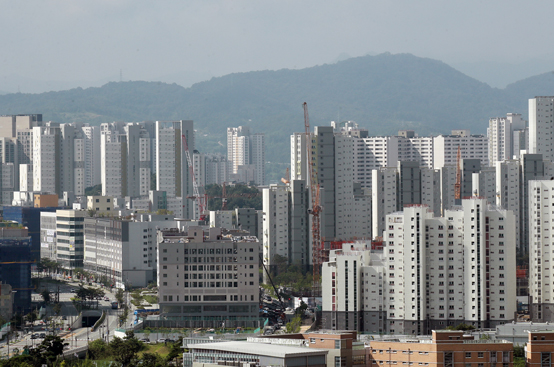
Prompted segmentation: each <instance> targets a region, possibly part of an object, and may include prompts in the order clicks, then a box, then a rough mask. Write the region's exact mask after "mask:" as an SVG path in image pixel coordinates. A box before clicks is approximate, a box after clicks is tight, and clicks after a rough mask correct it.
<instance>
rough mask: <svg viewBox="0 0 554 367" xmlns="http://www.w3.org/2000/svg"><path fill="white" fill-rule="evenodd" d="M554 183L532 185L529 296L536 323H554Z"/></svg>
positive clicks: (530, 194) (535, 182)
mask: <svg viewBox="0 0 554 367" xmlns="http://www.w3.org/2000/svg"><path fill="white" fill-rule="evenodd" d="M553 203H554V181H551V180H537V181H529V263H530V265H531V266H530V267H529V296H530V297H531V304H530V311H531V318H532V320H533V321H537V322H545V321H552V320H553V319H554V284H553V283H552V281H551V273H552V270H551V266H550V264H551V263H552V262H554V254H553V253H552V251H551V247H553V246H554V241H553V239H552V238H551V237H552V236H551V235H550V232H551V231H552V228H550V227H551V221H552V220H553V216H554V214H553V213H552V210H551V207H552V205H553Z"/></svg>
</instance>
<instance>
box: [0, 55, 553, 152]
mask: <svg viewBox="0 0 554 367" xmlns="http://www.w3.org/2000/svg"><path fill="white" fill-rule="evenodd" d="M553 81H554V74H552V73H544V74H540V75H536V76H534V77H530V78H526V79H523V80H520V81H516V82H514V83H512V84H510V85H508V86H507V87H506V88H505V89H498V88H493V87H490V86H489V85H488V84H486V83H483V82H480V81H478V80H476V79H474V78H471V77H469V76H467V75H465V74H463V73H462V72H460V71H458V70H456V69H454V68H452V67H451V66H449V65H448V64H446V63H444V62H442V61H439V60H434V59H429V58H421V57H417V56H414V55H411V54H390V53H384V54H379V55H375V56H371V55H367V56H360V57H355V58H349V59H347V60H343V61H339V62H337V63H334V64H322V65H317V66H313V67H310V68H305V69H280V70H260V71H251V72H244V73H233V74H228V75H224V76H220V77H212V78H211V79H210V80H207V81H203V82H198V83H195V84H193V85H192V86H191V87H189V88H185V87H182V86H180V85H177V84H175V83H172V84H168V83H162V82H144V81H133V82H109V83H107V84H104V85H103V86H101V87H90V88H86V89H83V88H73V89H69V90H65V91H60V92H45V93H40V94H23V93H12V94H6V95H0V114H18V113H42V114H43V115H44V119H45V120H52V121H57V122H73V121H81V122H89V123H91V124H99V123H101V122H111V121H148V120H151V121H155V120H177V119H192V120H194V121H195V127H196V129H197V130H198V139H197V141H198V146H197V149H198V150H200V151H203V152H208V151H216V152H222V153H224V148H223V147H221V145H220V144H218V143H217V142H218V141H225V135H226V128H227V127H229V126H239V125H248V126H250V127H251V129H252V130H253V131H254V132H264V133H266V141H267V157H268V159H269V157H270V158H271V160H273V161H276V162H287V161H288V159H289V158H288V149H283V144H286V145H288V144H289V143H288V141H289V140H288V139H289V136H290V134H292V133H293V132H298V131H303V130H304V126H303V125H304V121H303V113H302V103H303V102H304V101H306V102H308V106H309V110H310V120H311V124H312V126H316V125H328V124H329V121H331V120H337V119H342V120H345V119H347V120H353V121H356V122H358V123H359V125H360V126H361V127H364V128H367V129H368V130H369V132H370V135H385V134H396V132H397V130H399V129H412V130H416V133H418V134H419V135H427V134H435V135H436V134H441V133H449V132H450V130H451V129H455V128H465V129H470V130H471V131H472V133H485V131H486V127H487V126H488V119H489V118H491V117H497V116H505V114H506V113H508V112H517V113H521V114H522V115H524V116H525V117H526V116H527V100H528V99H529V98H532V97H534V96H535V95H545V94H546V95H552V94H554V90H553V89H554V88H552V87H550V86H552V85H554V84H553V83H552V82H553ZM0 89H1V85H0ZM549 91H550V92H549ZM548 92H549V93H548Z"/></svg>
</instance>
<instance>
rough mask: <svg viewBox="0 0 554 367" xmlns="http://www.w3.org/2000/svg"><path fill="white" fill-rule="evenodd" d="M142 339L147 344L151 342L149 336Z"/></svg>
mask: <svg viewBox="0 0 554 367" xmlns="http://www.w3.org/2000/svg"><path fill="white" fill-rule="evenodd" d="M140 341H141V342H143V343H145V344H150V339H148V338H142V339H141V340H140Z"/></svg>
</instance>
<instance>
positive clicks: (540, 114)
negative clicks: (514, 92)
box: [529, 96, 554, 161]
mask: <svg viewBox="0 0 554 367" xmlns="http://www.w3.org/2000/svg"><path fill="white" fill-rule="evenodd" d="M553 109H554V97H552V96H550V97H535V98H532V99H529V153H531V154H542V156H543V158H544V159H547V160H550V161H552V160H554V112H553Z"/></svg>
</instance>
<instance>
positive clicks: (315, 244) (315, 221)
mask: <svg viewBox="0 0 554 367" xmlns="http://www.w3.org/2000/svg"><path fill="white" fill-rule="evenodd" d="M303 107H304V127H305V129H306V153H307V158H308V165H309V170H310V172H309V174H310V196H311V203H312V208H311V209H309V210H308V213H309V214H310V215H311V216H312V264H313V284H312V296H314V297H316V296H319V295H320V294H321V279H320V268H321V263H322V259H323V242H322V241H321V232H320V231H321V228H320V227H321V211H322V207H321V204H320V197H319V182H318V179H317V169H316V167H315V165H314V162H313V161H312V135H311V133H310V117H309V115H308V104H307V103H306V102H304V104H303ZM307 173H308V172H307Z"/></svg>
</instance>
